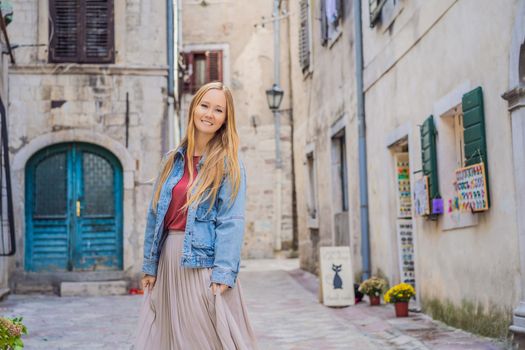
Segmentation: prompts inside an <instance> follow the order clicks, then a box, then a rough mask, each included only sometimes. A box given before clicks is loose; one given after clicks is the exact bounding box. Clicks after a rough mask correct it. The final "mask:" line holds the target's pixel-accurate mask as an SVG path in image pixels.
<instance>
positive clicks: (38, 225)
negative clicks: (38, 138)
mask: <svg viewBox="0 0 525 350" xmlns="http://www.w3.org/2000/svg"><path fill="white" fill-rule="evenodd" d="M122 187H123V186H122V166H121V164H120V163H119V161H118V160H117V158H116V157H115V156H114V155H113V154H112V153H110V152H108V151H107V150H105V149H104V148H102V147H99V146H95V145H92V144H88V143H80V142H77V143H61V144H57V145H53V146H49V147H47V148H44V149H42V150H41V151H39V152H37V153H36V154H34V155H33V156H32V157H31V158H30V159H29V161H28V162H27V165H26V170H25V201H26V203H25V208H26V210H25V218H26V219H25V221H26V240H25V241H26V244H25V270H27V271H34V272H43V271H46V272H50V271H94V270H119V269H122V262H123V259H122V255H123V254H122V245H123V242H122V191H123V188H122Z"/></svg>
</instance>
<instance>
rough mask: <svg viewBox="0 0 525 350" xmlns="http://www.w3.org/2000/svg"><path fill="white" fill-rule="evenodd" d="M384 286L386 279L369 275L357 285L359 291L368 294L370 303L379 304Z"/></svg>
mask: <svg viewBox="0 0 525 350" xmlns="http://www.w3.org/2000/svg"><path fill="white" fill-rule="evenodd" d="M385 288H386V281H385V280H384V279H382V278H379V277H371V278H369V279H367V280H366V281H363V283H361V285H360V286H359V291H360V292H361V293H363V294H366V295H368V298H369V299H370V305H379V304H380V303H381V299H380V297H381V294H383V291H384V290H385Z"/></svg>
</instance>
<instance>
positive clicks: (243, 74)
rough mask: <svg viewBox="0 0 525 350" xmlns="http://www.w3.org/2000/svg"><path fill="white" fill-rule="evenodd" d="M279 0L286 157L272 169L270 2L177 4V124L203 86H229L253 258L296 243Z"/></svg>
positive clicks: (284, 5) (247, 243) (283, 10)
mask: <svg viewBox="0 0 525 350" xmlns="http://www.w3.org/2000/svg"><path fill="white" fill-rule="evenodd" d="M280 3H281V5H280V6H281V7H280V16H281V17H282V19H281V36H280V47H281V64H280V70H281V76H282V79H281V82H280V86H281V87H282V89H283V90H284V92H285V93H284V100H283V102H282V103H281V106H280V109H281V113H280V115H281V119H280V122H281V129H280V135H279V137H280V149H281V155H282V159H283V160H284V162H283V168H282V171H277V170H276V164H275V160H276V150H275V149H276V146H275V144H276V142H275V139H276V137H275V125H274V119H273V117H272V113H271V111H270V109H269V107H268V104H267V101H266V96H265V90H266V89H269V88H271V87H272V84H273V76H274V70H273V69H274V58H273V57H274V55H273V52H274V51H273V33H274V32H273V25H272V12H273V8H272V6H273V5H272V1H266V0H256V1H250V4H249V5H248V4H246V3H245V2H242V1H200V0H185V1H183V2H182V18H183V20H182V53H183V56H184V58H185V60H184V61H183V63H184V66H185V73H184V74H185V76H184V78H183V79H184V80H183V84H182V86H183V88H184V89H183V90H182V97H181V130H182V133H184V131H185V130H186V123H187V113H188V106H189V102H190V101H191V97H192V94H193V92H194V91H195V90H196V88H197V87H198V86H200V84H202V83H204V82H208V81H212V80H222V81H223V82H224V83H225V84H226V85H227V86H229V87H230V88H231V90H232V93H233V97H234V101H235V114H236V120H237V128H238V132H239V136H240V141H241V147H240V150H241V158H242V159H243V161H244V163H245V165H246V171H247V175H248V181H247V197H246V198H247V205H246V231H245V238H244V248H243V257H250V258H263V257H264V258H269V257H273V256H274V252H279V251H281V250H283V251H286V250H290V249H292V245H293V209H292V198H293V196H292V184H293V176H292V163H291V161H290V159H291V158H292V157H291V150H292V143H291V90H290V79H289V77H290V75H289V51H288V47H289V45H288V37H289V36H288V31H289V28H288V22H287V9H288V3H289V2H288V1H282V2H280ZM279 189H280V190H279Z"/></svg>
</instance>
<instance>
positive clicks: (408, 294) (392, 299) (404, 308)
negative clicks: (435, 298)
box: [385, 283, 416, 317]
mask: <svg viewBox="0 0 525 350" xmlns="http://www.w3.org/2000/svg"><path fill="white" fill-rule="evenodd" d="M414 295H416V291H415V290H414V287H412V286H411V285H410V284H408V283H400V284H398V285H395V286H393V287H392V288H390V289H389V290H388V291H387V292H386V293H385V301H386V302H387V303H392V304H394V306H395V308H396V316H397V317H407V316H408V301H409V300H410V298H412V297H413V296H414Z"/></svg>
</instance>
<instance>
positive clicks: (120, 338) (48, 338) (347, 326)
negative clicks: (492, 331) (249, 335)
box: [0, 260, 504, 350]
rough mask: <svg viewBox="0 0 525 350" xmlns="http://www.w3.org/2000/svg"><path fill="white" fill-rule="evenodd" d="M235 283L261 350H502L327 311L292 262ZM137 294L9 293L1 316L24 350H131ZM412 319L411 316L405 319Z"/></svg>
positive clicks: (367, 311)
mask: <svg viewBox="0 0 525 350" xmlns="http://www.w3.org/2000/svg"><path fill="white" fill-rule="evenodd" d="M243 263H244V264H245V266H244V267H243V269H242V271H241V274H240V281H241V285H242V288H243V289H244V294H245V298H246V302H247V304H248V309H249V312H250V316H251V320H252V323H253V326H254V328H255V331H256V333H257V336H258V339H259V345H260V348H261V349H298V350H299V349H323V350H329V349H503V348H504V347H503V345H502V344H496V343H494V342H492V341H490V340H487V339H483V338H478V337H474V336H472V335H470V334H468V333H465V332H462V331H458V330H455V329H452V328H449V327H445V326H443V325H441V324H439V323H436V322H433V321H431V320H430V319H429V318H428V317H426V316H424V315H421V314H417V315H415V316H411V317H409V318H407V319H396V318H395V317H394V313H393V309H392V308H391V307H389V306H381V307H374V308H371V307H369V306H368V305H367V304H366V303H361V304H359V305H357V306H353V307H347V308H340V309H332V308H327V307H325V306H323V305H321V304H319V303H318V302H317V294H316V291H315V289H316V287H317V283H318V282H317V279H316V278H315V276H313V275H311V274H309V273H306V272H304V271H302V270H300V269H298V268H297V267H298V266H297V260H281V261H279V260H261V261H256V260H249V261H246V262H243ZM141 298H142V297H141V296H131V295H130V296H113V297H91V298H80V297H62V298H61V297H57V296H50V295H47V296H42V295H10V296H9V297H8V299H7V300H5V301H4V302H2V303H0V312H1V314H4V315H9V316H11V315H12V316H15V315H21V316H23V317H24V320H25V323H26V324H27V326H28V329H29V333H30V334H29V336H27V337H25V339H24V342H25V344H26V348H27V349H57V350H58V349H131V348H132V344H133V337H134V331H135V326H136V322H137V316H138V310H139V305H140V303H141ZM412 315H414V314H412Z"/></svg>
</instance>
